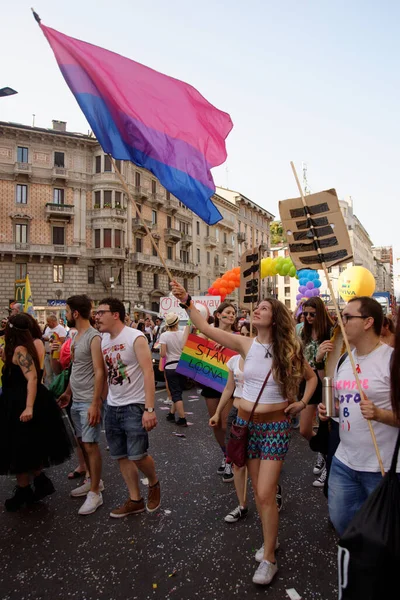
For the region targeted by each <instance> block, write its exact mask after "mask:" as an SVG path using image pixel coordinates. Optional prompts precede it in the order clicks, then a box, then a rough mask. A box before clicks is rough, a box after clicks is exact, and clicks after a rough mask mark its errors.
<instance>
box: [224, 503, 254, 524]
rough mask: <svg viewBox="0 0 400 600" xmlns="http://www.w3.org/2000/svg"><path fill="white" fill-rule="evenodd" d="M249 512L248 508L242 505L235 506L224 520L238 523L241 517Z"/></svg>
mask: <svg viewBox="0 0 400 600" xmlns="http://www.w3.org/2000/svg"><path fill="white" fill-rule="evenodd" d="M248 512H249V509H248V508H243V507H242V506H237V507H236V508H234V509H233V510H232V511H231V512H230V513H229V515H226V517H225V519H224V521H225V523H236V522H237V521H239V520H240V519H244V517H245V516H246V515H247V513H248Z"/></svg>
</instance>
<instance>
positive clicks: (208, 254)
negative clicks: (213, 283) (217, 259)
mask: <svg viewBox="0 0 400 600" xmlns="http://www.w3.org/2000/svg"><path fill="white" fill-rule="evenodd" d="M207 264H208V265H209V264H210V253H209V252H207Z"/></svg>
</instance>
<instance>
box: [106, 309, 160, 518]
mask: <svg viewBox="0 0 400 600" xmlns="http://www.w3.org/2000/svg"><path fill="white" fill-rule="evenodd" d="M124 320H125V307H124V305H123V304H122V302H121V301H120V300H117V299H116V298H105V299H104V300H101V302H100V304H99V306H98V308H97V312H96V321H97V324H98V328H99V331H100V333H102V334H103V337H102V341H101V349H102V353H103V359H104V363H105V376H106V382H107V384H108V393H107V408H106V416H105V429H106V437H107V442H108V445H109V449H110V456H111V458H113V459H116V460H118V462H119V467H120V470H121V473H122V476H123V478H124V480H125V483H126V485H127V488H128V490H129V498H128V500H127V501H126V502H125V503H124V504H123V505H122V506H119V507H118V508H115V509H114V510H112V511H111V513H110V516H111V517H114V518H116V519H119V518H122V517H126V516H128V515H132V514H137V513H140V512H144V510H146V509H147V511H148V512H154V511H155V510H157V509H158V507H159V506H160V483H159V481H158V477H157V475H156V470H155V465H154V460H153V458H152V457H151V456H150V455H149V454H148V453H147V450H148V447H149V436H148V432H149V431H151V430H152V429H154V427H156V425H157V417H156V414H155V411H154V396H155V384H154V375H153V363H152V358H151V352H150V349H149V345H148V342H147V339H146V337H145V335H144V334H143V333H142V332H141V331H139V330H138V329H132V328H130V327H126V325H125V324H124ZM138 470H140V471H141V472H142V473H143V474H144V475H145V476H146V477H147V479H148V480H149V492H148V498H147V502H146V505H145V502H144V500H143V498H142V496H141V493H140V487H139V471H138Z"/></svg>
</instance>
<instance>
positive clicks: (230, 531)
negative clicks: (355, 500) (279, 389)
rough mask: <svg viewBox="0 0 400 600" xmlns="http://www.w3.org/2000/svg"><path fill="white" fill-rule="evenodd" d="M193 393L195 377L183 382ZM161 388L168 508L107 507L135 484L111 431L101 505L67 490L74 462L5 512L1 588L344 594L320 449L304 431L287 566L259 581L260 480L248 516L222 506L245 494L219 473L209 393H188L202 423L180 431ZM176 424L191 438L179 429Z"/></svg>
mask: <svg viewBox="0 0 400 600" xmlns="http://www.w3.org/2000/svg"><path fill="white" fill-rule="evenodd" d="M193 395H197V390H196V388H194V389H193V390H191V391H189V392H187V393H186V396H187V397H188V396H193ZM156 397H157V415H158V418H159V426H158V427H157V429H156V430H155V431H154V432H152V434H151V442H150V443H151V454H152V455H153V457H154V458H155V460H156V464H157V470H158V473H159V477H160V481H161V490H162V505H161V507H160V510H159V511H157V512H156V513H154V514H152V515H148V514H146V513H143V514H141V515H137V516H135V517H127V518H125V519H118V520H117V519H111V518H110V517H109V510H110V509H112V508H114V507H115V506H118V505H120V504H122V503H123V502H124V501H125V499H126V497H127V493H126V489H125V487H124V483H123V481H122V478H121V476H120V475H119V471H118V468H117V465H116V464H115V463H114V462H113V461H112V460H111V459H110V457H109V456H108V453H107V451H106V449H105V448H106V443H105V439H104V436H103V440H102V448H103V457H104V469H103V473H104V475H103V479H104V484H105V491H104V492H103V498H104V505H103V506H102V507H101V508H100V509H98V511H97V512H96V513H94V514H93V515H90V516H87V517H81V516H79V515H78V514H77V511H78V508H79V506H80V505H81V503H82V499H81V498H79V499H73V498H71V497H70V496H69V492H70V490H71V489H72V488H73V487H74V486H75V482H71V481H68V479H67V477H66V476H67V473H68V472H69V471H70V470H71V469H72V468H73V467H74V466H75V462H73V461H71V463H69V464H65V465H62V466H61V467H58V468H55V469H52V470H49V472H48V474H49V475H50V476H51V478H52V479H53V481H54V484H55V486H56V488H57V492H56V493H55V494H53V495H52V496H51V497H50V498H49V499H46V500H45V501H44V502H42V503H40V504H37V505H35V506H34V507H33V508H31V509H24V510H23V511H20V512H19V513H11V514H10V513H5V512H2V514H1V533H2V535H1V539H0V556H1V559H0V561H1V562H0V564H1V569H0V597H1V598H2V599H3V600H28V599H31V598H32V599H33V598H35V599H43V600H44V599H46V600H48V599H51V600H58V599H62V600H69V599H71V600H72V599H77V600H97V599H107V600H120V599H121V600H122V599H124V600H125V599H140V600H144V599H154V600H155V599H160V598H170V597H171V598H172V599H175V600H186V599H192V598H193V599H199V600H201V599H207V600H208V599H210V600H213V599H215V600H217V599H218V600H225V599H226V600H228V599H230V598H232V597H233V598H235V597H240V598H243V597H249V598H261V597H268V598H269V599H270V600H284V599H285V598H288V595H287V593H286V589H288V588H295V589H296V591H297V592H298V593H299V595H300V596H301V598H302V599H303V600H334V599H336V598H337V574H336V573H337V570H336V552H337V549H336V537H335V534H334V532H333V531H332V529H331V528H330V527H329V524H328V519H327V505H326V500H325V498H324V496H323V493H322V490H321V489H317V488H313V487H312V482H313V480H314V478H315V477H314V476H313V474H312V466H313V462H314V455H313V454H312V452H311V451H310V450H309V449H308V445H307V443H306V442H305V441H304V440H303V439H301V438H300V435H299V433H298V431H294V434H293V438H292V443H291V447H290V451H289V454H288V456H287V459H286V461H285V466H284V470H283V475H282V481H281V482H282V486H283V494H284V507H283V510H282V512H281V522H280V531H279V539H280V543H281V547H280V550H279V551H278V553H277V560H278V565H279V572H278V575H277V577H276V578H275V580H274V581H273V583H272V584H271V585H270V586H269V587H268V588H258V587H257V586H255V585H254V584H253V583H252V581H251V578H252V576H253V573H254V570H255V568H256V566H257V563H256V562H255V560H254V552H255V550H256V549H257V548H258V547H259V546H260V545H261V543H262V537H261V526H260V521H259V519H258V516H257V515H256V512H255V508H254V501H253V494H252V491H251V485H250V484H249V497H250V511H249V515H248V517H247V518H246V519H245V520H243V521H240V522H238V523H236V524H231V525H229V524H226V523H225V522H224V521H223V517H224V516H225V515H226V514H227V513H228V512H229V511H230V510H231V509H232V508H234V507H235V506H236V504H237V502H236V497H235V492H234V486H233V483H223V482H222V479H221V477H219V476H218V475H217V474H216V469H217V466H218V464H219V461H220V452H219V450H218V448H217V446H216V444H215V442H214V438H213V436H212V432H211V431H210V430H209V428H208V425H207V420H208V419H207V416H206V409H205V405H204V402H203V401H202V399H201V398H199V399H196V398H187V402H186V405H185V406H186V410H187V411H188V412H192V413H193V414H191V415H188V420H189V421H190V422H192V423H193V425H192V426H190V427H188V428H186V429H183V430H182V429H179V431H178V428H176V426H174V425H173V424H171V423H168V422H166V421H165V416H166V414H167V411H166V410H162V408H163V407H164V408H165V406H166V405H165V404H163V402H162V400H163V399H165V397H166V395H165V392H163V391H159V392H158V393H157V396H156ZM174 431H178V432H179V433H184V434H185V436H186V437H185V438H181V437H176V436H175V435H174V434H173V432H174ZM13 485H14V482H13V480H12V479H11V478H5V477H2V478H0V500H1V502H3V500H4V499H5V498H6V497H8V496H9V495H10V492H11V490H12V487H13ZM143 494H147V488H146V486H145V485H143Z"/></svg>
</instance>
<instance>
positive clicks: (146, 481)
mask: <svg viewBox="0 0 400 600" xmlns="http://www.w3.org/2000/svg"><path fill="white" fill-rule="evenodd" d="M140 481H141V482H142V483H143V485H149V480H148V479H147V477H145V478H144V479H141V480H140Z"/></svg>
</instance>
